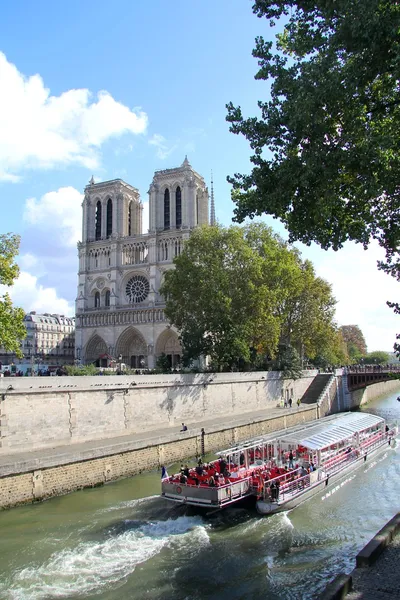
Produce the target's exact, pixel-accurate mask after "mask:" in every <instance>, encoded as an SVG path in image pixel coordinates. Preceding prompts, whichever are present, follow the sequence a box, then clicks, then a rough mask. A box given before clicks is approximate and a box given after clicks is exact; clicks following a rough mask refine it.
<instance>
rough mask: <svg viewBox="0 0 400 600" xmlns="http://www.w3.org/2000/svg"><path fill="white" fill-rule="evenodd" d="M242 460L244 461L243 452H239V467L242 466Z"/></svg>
mask: <svg viewBox="0 0 400 600" xmlns="http://www.w3.org/2000/svg"><path fill="white" fill-rule="evenodd" d="M244 461H245V458H244V454H243V452H241V454H240V459H239V463H240V466H241V467H243V465H244Z"/></svg>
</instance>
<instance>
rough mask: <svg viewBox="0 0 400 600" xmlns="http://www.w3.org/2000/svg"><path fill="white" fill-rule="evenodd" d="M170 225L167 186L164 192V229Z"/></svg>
mask: <svg viewBox="0 0 400 600" xmlns="http://www.w3.org/2000/svg"><path fill="white" fill-rule="evenodd" d="M169 227H170V215H169V189H168V188H167V189H166V190H165V192H164V229H169Z"/></svg>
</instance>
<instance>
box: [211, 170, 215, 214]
mask: <svg viewBox="0 0 400 600" xmlns="http://www.w3.org/2000/svg"><path fill="white" fill-rule="evenodd" d="M210 225H216V221H215V202H214V181H213V173H212V171H211V211H210Z"/></svg>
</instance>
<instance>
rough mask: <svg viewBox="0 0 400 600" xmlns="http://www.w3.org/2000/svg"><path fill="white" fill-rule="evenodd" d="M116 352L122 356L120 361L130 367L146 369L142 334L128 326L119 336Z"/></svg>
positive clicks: (144, 345)
mask: <svg viewBox="0 0 400 600" xmlns="http://www.w3.org/2000/svg"><path fill="white" fill-rule="evenodd" d="M116 354H117V355H121V356H122V362H124V363H125V364H127V365H129V366H130V367H131V369H147V344H146V342H145V340H144V338H143V336H142V335H141V334H140V333H139V332H138V331H137V330H136V329H133V328H132V327H130V328H129V329H126V330H125V331H124V332H123V333H122V334H121V335H120V337H119V339H118V342H117V345H116Z"/></svg>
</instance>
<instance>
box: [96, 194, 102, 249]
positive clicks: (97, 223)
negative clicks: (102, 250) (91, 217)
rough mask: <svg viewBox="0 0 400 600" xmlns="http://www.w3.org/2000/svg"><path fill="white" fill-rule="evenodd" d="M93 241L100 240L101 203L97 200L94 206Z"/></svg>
mask: <svg viewBox="0 0 400 600" xmlns="http://www.w3.org/2000/svg"><path fill="white" fill-rule="evenodd" d="M95 239H96V240H101V202H100V200H98V201H97V204H96V217H95Z"/></svg>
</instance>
